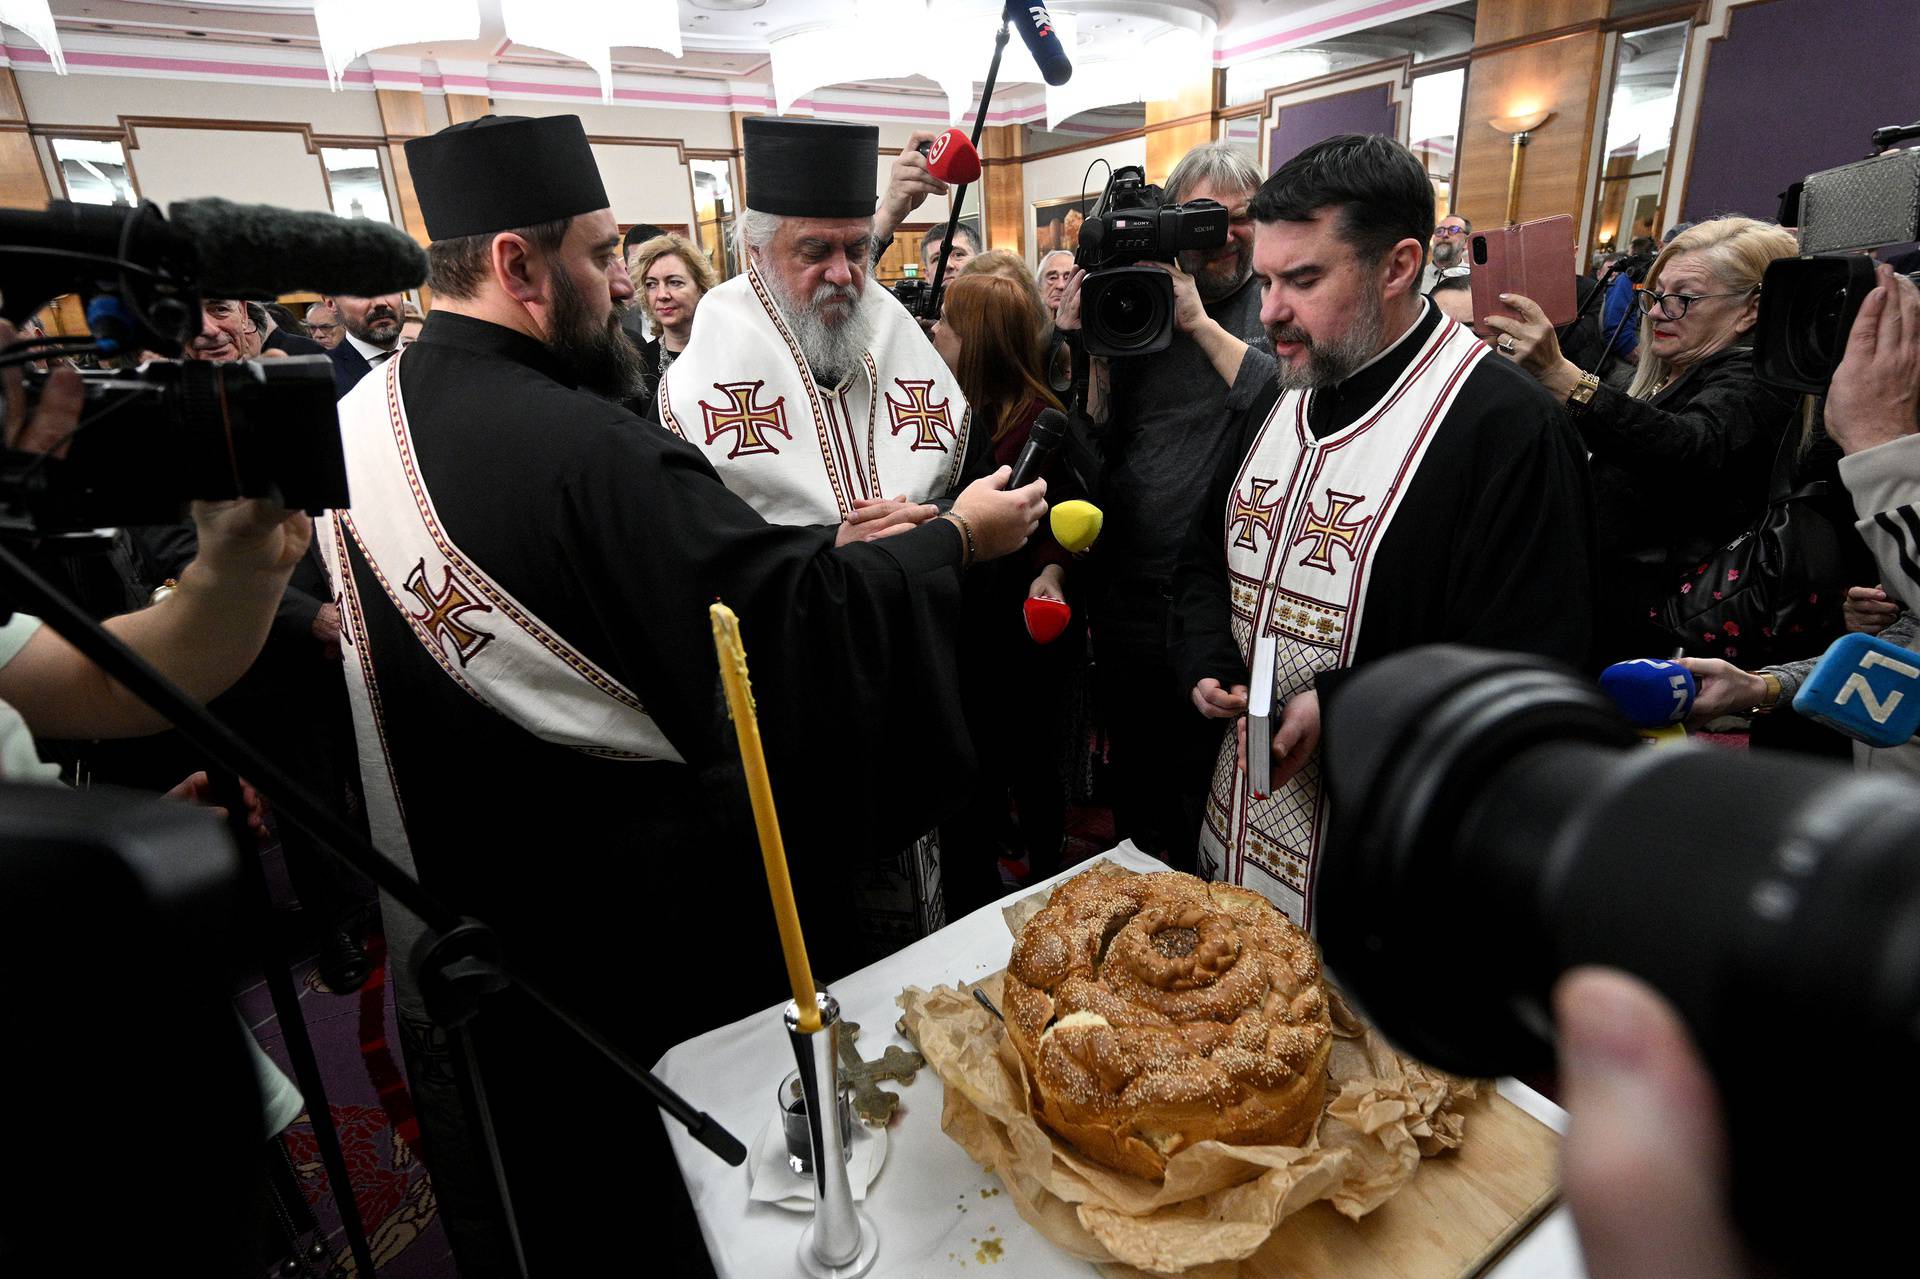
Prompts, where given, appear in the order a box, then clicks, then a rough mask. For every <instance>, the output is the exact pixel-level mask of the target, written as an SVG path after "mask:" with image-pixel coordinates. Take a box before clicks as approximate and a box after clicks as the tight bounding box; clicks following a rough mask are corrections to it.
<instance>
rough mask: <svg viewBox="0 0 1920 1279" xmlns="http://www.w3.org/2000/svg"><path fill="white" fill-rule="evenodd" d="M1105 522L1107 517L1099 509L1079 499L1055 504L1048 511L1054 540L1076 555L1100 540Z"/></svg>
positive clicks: (1048, 520)
mask: <svg viewBox="0 0 1920 1279" xmlns="http://www.w3.org/2000/svg"><path fill="white" fill-rule="evenodd" d="M1105 522H1106V516H1105V515H1104V514H1102V513H1101V510H1100V508H1099V507H1097V506H1095V505H1094V504H1093V503H1092V502H1083V501H1081V500H1080V499H1079V498H1077V497H1076V498H1074V499H1073V500H1071V501H1067V502H1055V503H1054V504H1053V506H1052V507H1051V508H1049V509H1048V511H1047V527H1048V528H1051V529H1052V530H1053V540H1054V541H1056V542H1058V543H1060V545H1061V547H1062V548H1063V549H1065V550H1068V551H1071V552H1072V553H1073V554H1075V555H1078V554H1079V553H1080V552H1081V551H1084V550H1086V549H1087V548H1088V547H1089V546H1092V545H1093V544H1094V542H1095V541H1097V540H1099V537H1100V526H1101V525H1102V524H1103V523H1105Z"/></svg>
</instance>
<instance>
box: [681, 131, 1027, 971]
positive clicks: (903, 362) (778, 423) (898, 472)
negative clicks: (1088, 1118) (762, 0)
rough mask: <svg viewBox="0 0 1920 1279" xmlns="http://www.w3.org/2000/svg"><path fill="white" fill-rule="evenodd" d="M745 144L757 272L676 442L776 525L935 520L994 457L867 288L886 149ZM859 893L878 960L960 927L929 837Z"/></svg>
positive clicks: (718, 320) (685, 406) (932, 367)
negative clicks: (948, 910) (949, 920)
mask: <svg viewBox="0 0 1920 1279" xmlns="http://www.w3.org/2000/svg"><path fill="white" fill-rule="evenodd" d="M741 135H742V139H743V142H744V146H745V151H746V170H747V190H746V212H745V214H744V215H743V216H742V218H741V221H740V230H739V234H740V237H741V240H742V241H743V242H744V243H745V245H746V249H747V269H746V271H745V272H744V273H742V274H740V275H737V276H735V277H734V278H732V279H730V280H728V281H727V282H726V283H724V284H722V285H721V286H720V287H719V288H716V289H714V290H713V291H712V292H711V293H709V294H707V295H706V297H704V298H703V299H701V302H700V311H699V314H698V315H696V316H695V317H694V322H693V337H692V340H691V341H689V342H688V343H687V349H686V350H685V351H684V352H682V353H681V356H680V358H679V359H677V360H675V361H674V363H673V367H672V368H670V369H668V370H667V373H666V376H665V379H664V380H663V384H662V386H661V390H660V396H659V410H660V420H661V424H662V425H664V426H665V427H666V428H667V429H668V430H669V431H672V432H673V433H674V434H675V435H678V436H679V437H680V438H681V439H684V440H686V441H687V442H688V443H689V444H692V445H693V446H694V447H696V448H698V449H699V450H700V451H701V452H703V453H704V454H706V458H707V461H708V462H709V463H711V464H712V466H713V469H714V470H715V471H717V472H718V473H719V475H720V479H721V480H722V481H723V482H724V483H725V484H726V486H727V487H728V488H730V489H732V490H733V491H734V492H735V493H738V494H739V495H740V496H741V497H743V498H745V499H746V501H747V502H748V504H749V505H751V506H752V507H753V509H754V510H756V511H758V512H759V513H760V514H761V515H762V516H764V517H765V518H767V519H768V520H771V521H773V522H775V523H778V524H815V525H820V524H829V525H832V524H837V525H841V526H842V527H848V528H855V527H861V526H863V525H865V524H866V523H868V522H871V521H880V520H894V521H907V520H916V519H927V518H930V517H932V516H933V515H934V514H935V513H936V509H937V508H936V507H935V506H933V505H931V504H932V503H935V502H943V501H944V499H946V498H947V497H949V496H951V495H952V494H953V493H954V492H955V491H956V490H957V489H958V488H959V486H960V485H961V484H963V483H965V482H966V481H968V480H971V479H974V478H976V477H978V476H979V475H982V474H984V473H985V472H986V471H987V470H988V469H989V468H990V467H991V465H992V463H991V451H990V448H989V442H988V441H987V440H986V438H985V432H980V433H978V434H979V435H980V436H981V438H980V439H978V440H974V439H972V435H973V434H974V433H973V432H971V431H970V429H969V427H970V425H971V424H970V421H969V416H968V412H967V401H966V397H965V396H964V395H963V394H962V393H961V391H960V384H959V382H958V381H957V380H956V379H955V378H954V375H953V373H952V371H951V370H949V369H948V368H947V365H946V362H945V361H944V360H942V359H941V358H940V354H939V352H937V351H936V350H934V348H933V344H932V343H930V342H929V341H927V338H926V335H925V334H924V333H922V332H921V331H920V326H919V325H918V324H917V323H915V322H914V320H913V317H912V316H910V315H908V314H907V311H906V308H904V307H903V306H901V305H900V303H899V302H898V301H896V300H895V299H894V297H893V295H892V294H890V293H888V292H887V291H886V290H885V289H883V288H881V287H880V286H878V285H877V284H874V283H873V282H872V281H871V280H870V279H869V278H868V266H869V263H870V260H871V257H872V249H873V211H874V204H875V199H874V191H875V186H876V183H875V178H876V176H877V174H878V172H879V164H880V131H879V130H878V129H876V128H874V127H873V126H871V125H858V124H842V123H838V122H835V121H827V120H793V119H783V118H779V117H770V116H757V117H754V118H752V119H749V120H746V121H744V122H743V123H742V126H741ZM861 880H862V884H863V888H862V894H861V901H860V921H861V929H862V932H863V933H864V934H865V936H866V939H867V944H868V946H869V947H870V952H871V953H872V954H874V955H875V956H876V957H877V956H878V955H880V954H883V953H885V952H886V951H888V950H891V949H894V948H896V947H898V946H899V945H902V944H905V943H906V942H910V941H913V940H914V939H915V938H917V937H922V936H925V935H926V934H928V933H930V932H932V931H934V930H936V929H938V928H940V927H942V926H943V925H944V923H945V922H946V921H945V906H944V904H943V901H944V899H943V893H942V886H941V876H940V866H939V851H938V846H937V843H936V841H935V839H934V837H933V836H932V835H931V834H930V833H929V834H928V835H926V836H924V837H922V838H920V839H918V840H916V841H915V843H914V844H913V846H912V847H911V848H909V849H906V850H903V851H902V852H901V853H900V854H899V855H898V856H897V857H890V858H888V859H886V860H885V861H883V862H881V863H877V864H875V865H872V866H868V867H866V868H864V869H863V870H862V872H861Z"/></svg>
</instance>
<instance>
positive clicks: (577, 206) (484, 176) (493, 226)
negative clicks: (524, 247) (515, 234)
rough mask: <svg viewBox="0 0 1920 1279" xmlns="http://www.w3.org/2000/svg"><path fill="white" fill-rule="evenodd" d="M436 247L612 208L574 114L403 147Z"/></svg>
mask: <svg viewBox="0 0 1920 1279" xmlns="http://www.w3.org/2000/svg"><path fill="white" fill-rule="evenodd" d="M407 167H408V168H409V169H410V170H412V174H413V189H414V193H415V194H416V195H418V196H419V197H420V216H421V217H422V218H423V219H425V221H426V224H427V235H428V237H429V238H431V239H434V240H455V239H459V238H460V237H461V236H466V235H487V234H490V233H492V232H495V231H512V230H515V229H516V228H519V227H527V226H536V225H538V224H539V223H542V222H557V221H559V220H560V219H561V218H570V217H573V216H575V215H576V214H580V213H592V212H593V211H594V210H596V209H605V208H608V207H610V205H611V203H612V202H611V201H610V200H608V199H607V188H606V187H605V186H604V185H602V183H601V181H600V166H599V165H598V164H596V163H595V162H594V158H593V148H592V147H591V146H589V145H588V144H587V131H586V129H585V128H583V127H582V126H581V124H580V117H579V116H577V115H549V116H537V117H536V116H521V115H485V116H481V117H480V118H479V119H478V120H469V121H466V122H465V123H462V124H455V125H449V126H448V127H446V128H444V129H442V130H440V132H438V133H436V134H434V135H433V136H431V137H426V138H414V139H413V140H411V141H410V142H408V143H407Z"/></svg>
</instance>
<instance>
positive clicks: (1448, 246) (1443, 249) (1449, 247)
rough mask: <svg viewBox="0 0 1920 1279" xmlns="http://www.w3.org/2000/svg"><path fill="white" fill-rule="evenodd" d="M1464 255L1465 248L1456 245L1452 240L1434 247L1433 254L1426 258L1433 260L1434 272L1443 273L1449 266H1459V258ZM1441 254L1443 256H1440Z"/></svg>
mask: <svg viewBox="0 0 1920 1279" xmlns="http://www.w3.org/2000/svg"><path fill="white" fill-rule="evenodd" d="M1465 253H1466V246H1464V245H1461V244H1456V243H1454V242H1453V241H1452V240H1446V241H1443V242H1442V243H1440V244H1436V245H1434V246H1433V252H1432V253H1430V254H1429V255H1428V256H1429V257H1431V258H1432V259H1433V265H1434V268H1435V269H1436V270H1443V271H1444V270H1445V269H1446V268H1448V267H1450V266H1458V265H1459V264H1460V259H1461V257H1462V256H1463V255H1464V254H1465ZM1443 254H1444V255H1445V256H1442V255H1443Z"/></svg>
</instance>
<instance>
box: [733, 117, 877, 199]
mask: <svg viewBox="0 0 1920 1279" xmlns="http://www.w3.org/2000/svg"><path fill="white" fill-rule="evenodd" d="M740 133H741V139H742V142H743V144H744V145H745V148H746V159H747V207H748V208H749V209H754V210H757V211H759V212H761V213H778V214H784V215H786V216H789V217H799V218H866V217H872V216H873V208H874V204H875V203H876V197H875V195H874V189H875V179H876V178H877V177H878V175H879V172H880V130H879V129H878V128H876V127H874V126H873V125H870V124H842V123H840V122H839V121H837V120H792V119H788V118H786V117H784V116H754V117H752V118H751V119H747V120H743V121H741V122H740Z"/></svg>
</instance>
